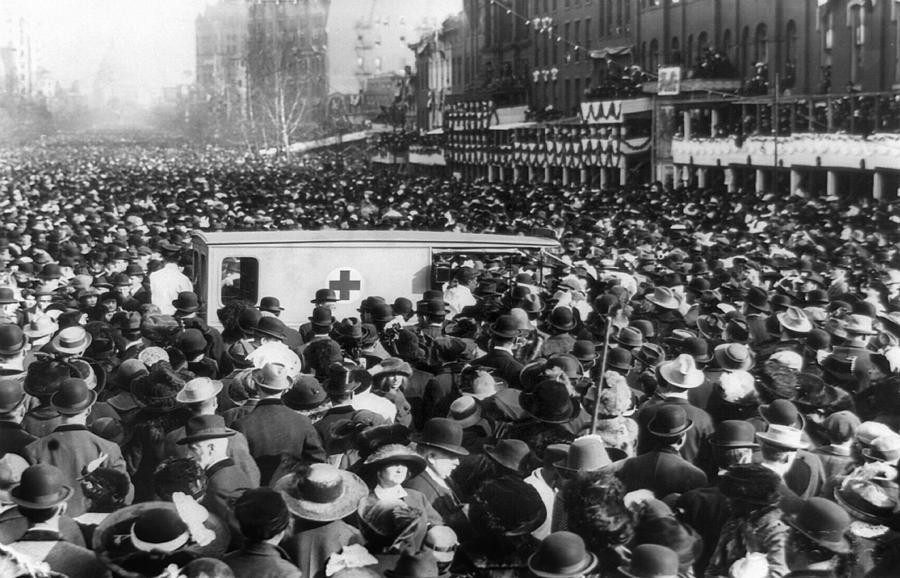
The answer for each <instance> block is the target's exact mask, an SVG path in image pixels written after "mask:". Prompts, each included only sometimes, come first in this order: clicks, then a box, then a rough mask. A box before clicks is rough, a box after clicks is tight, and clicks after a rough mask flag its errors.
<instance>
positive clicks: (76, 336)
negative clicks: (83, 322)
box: [50, 325, 94, 355]
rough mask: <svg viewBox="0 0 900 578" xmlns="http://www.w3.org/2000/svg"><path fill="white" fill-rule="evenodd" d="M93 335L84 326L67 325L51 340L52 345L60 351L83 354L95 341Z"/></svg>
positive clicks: (69, 353)
mask: <svg viewBox="0 0 900 578" xmlns="http://www.w3.org/2000/svg"><path fill="white" fill-rule="evenodd" d="M93 339H94V338H93V337H92V336H91V334H90V333H88V332H87V331H86V330H85V328H84V327H82V326H80V325H74V326H72V327H66V328H65V329H63V330H62V331H60V332H59V333H57V334H56V335H55V336H54V337H53V339H51V340H50V347H52V348H53V349H55V350H56V351H58V352H59V353H63V354H68V355H81V354H83V353H84V352H85V351H86V350H87V348H88V346H89V345H90V344H91V341H93Z"/></svg>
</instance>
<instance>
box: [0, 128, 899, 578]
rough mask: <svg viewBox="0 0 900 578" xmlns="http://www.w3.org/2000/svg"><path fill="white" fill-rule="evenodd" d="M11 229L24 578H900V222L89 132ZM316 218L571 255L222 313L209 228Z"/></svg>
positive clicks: (14, 421)
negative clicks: (112, 138)
mask: <svg viewBox="0 0 900 578" xmlns="http://www.w3.org/2000/svg"><path fill="white" fill-rule="evenodd" d="M0 212H2V214H3V221H2V223H3V231H2V233H0V265H2V277H3V279H2V283H0V316H2V319H0V575H2V576H51V575H52V576H59V575H63V576H68V577H70V578H80V577H82V576H84V577H88V576H91V577H94V576H107V575H113V576H124V577H157V576H168V577H173V578H174V577H180V576H185V577H200V576H209V577H226V576H237V577H239V578H240V577H245V576H248V577H254V578H256V577H258V578H263V577H276V576H279V577H280V576H301V575H304V576H307V577H310V578H323V577H325V578H330V577H332V576H339V577H340V578H377V577H380V576H386V577H388V578H439V577H440V578H449V577H450V576H451V575H457V576H469V577H478V578H482V577H485V578H486V577H492V578H499V577H501V576H502V577H514V576H537V577H539V578H577V577H581V576H590V575H597V576H603V577H606V576H627V577H631V578H664V577H665V578H673V577H675V576H679V577H684V578H690V577H694V576H696V577H700V576H708V577H719V576H729V577H732V576H733V577H736V578H750V577H766V576H771V577H776V578H780V577H783V576H788V575H789V576H835V577H842V578H843V577H850V576H852V577H863V576H867V577H873V578H874V577H880V576H892V575H896V570H895V567H896V564H897V561H898V560H900V541H898V534H897V532H898V531H900V521H898V517H897V512H898V511H900V491H898V467H900V465H898V462H900V433H898V429H900V389H898V388H900V256H898V245H897V243H898V240H900V236H898V232H897V223H898V221H900V210H898V208H897V205H896V204H892V203H890V202H885V201H881V202H876V201H873V200H871V199H866V198H862V197H860V196H857V195H854V194H847V195H844V196H842V197H840V198H837V197H834V198H832V197H825V196H823V195H819V194H817V192H815V191H804V190H803V189H802V188H800V189H797V190H795V191H792V192H791V193H790V194H774V193H754V192H750V191H742V192H740V193H736V194H728V193H726V192H724V191H717V190H689V189H681V188H679V189H671V188H668V187H665V186H663V185H662V184H661V183H655V184H649V185H635V186H628V187H616V188H607V189H598V188H594V187H591V186H589V185H573V186H568V187H563V186H560V185H559V184H525V183H521V184H511V183H493V184H492V183H486V182H475V183H470V182H461V181H456V180H438V179H434V178H427V179H426V178H418V177H414V176H408V175H402V174H395V173H390V174H385V173H382V174H373V173H372V172H370V171H369V170H368V169H367V167H366V166H365V165H364V164H363V163H361V162H359V161H358V160H354V159H351V158H349V157H348V158H345V157H343V156H341V155H338V154H335V153H324V154H320V155H314V156H307V157H303V158H299V159H296V158H295V159H291V160H287V161H286V160H278V159H273V158H258V157H254V156H246V155H242V154H240V153H237V152H233V151H226V150H220V149H211V148H209V149H197V148H192V147H188V146H179V145H172V144H153V143H129V142H123V143H112V144H111V143H104V142H96V143H71V142H60V143H48V144H45V145H42V146H36V147H32V148H22V149H16V150H14V151H13V150H10V151H3V152H2V154H0ZM293 228H303V229H356V228H389V229H429V230H445V231H458V232H464V231H466V232H492V233H506V234H528V235H542V236H547V237H552V238H555V239H558V240H559V242H560V250H559V252H558V254H557V255H556V256H555V257H554V258H553V259H552V261H550V262H549V263H548V261H547V260H546V259H538V258H537V257H535V256H531V255H527V254H523V255H522V256H521V257H520V258H517V259H512V260H510V259H494V258H473V257H472V255H468V256H464V257H460V258H459V259H458V260H456V262H454V263H453V264H452V270H451V274H450V281H448V282H447V283H446V284H445V285H444V286H442V287H436V288H434V290H432V291H429V292H426V293H425V294H424V295H383V296H367V297H366V298H365V299H364V300H362V302H361V303H360V306H359V316H358V317H351V318H345V319H336V318H335V317H334V315H333V311H334V310H335V303H336V302H337V296H336V295H335V294H334V293H333V292H332V291H330V290H328V289H324V288H323V289H322V290H320V291H318V292H316V294H315V295H310V296H309V299H310V304H309V311H308V315H309V323H305V324H303V325H302V326H300V327H288V326H286V325H285V324H284V323H283V322H282V321H281V319H280V317H279V316H280V315H281V313H282V311H283V308H282V307H281V302H280V300H279V298H280V297H281V298H284V297H285V296H279V295H268V296H265V297H263V298H262V299H260V301H259V302H258V303H246V302H243V301H239V300H233V301H230V302H229V303H227V304H226V305H225V306H224V307H223V308H221V309H220V310H218V311H207V310H206V307H205V305H204V304H203V303H201V302H200V298H199V297H198V295H197V294H196V293H195V292H194V290H195V288H194V286H193V285H192V283H191V281H190V279H191V278H192V272H191V271H190V261H189V259H187V258H186V253H187V247H188V242H189V239H190V231H191V230H193V229H205V230H221V229H227V230H235V229H240V230H268V229H293ZM299 265H300V269H298V270H302V264H299ZM388 273H389V272H386V274H388ZM217 327H218V328H220V329H217Z"/></svg>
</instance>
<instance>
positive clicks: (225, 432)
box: [175, 415, 237, 445]
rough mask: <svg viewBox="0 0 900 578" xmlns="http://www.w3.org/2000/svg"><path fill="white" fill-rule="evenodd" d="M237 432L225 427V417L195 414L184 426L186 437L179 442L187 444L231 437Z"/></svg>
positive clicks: (178, 442)
mask: <svg viewBox="0 0 900 578" xmlns="http://www.w3.org/2000/svg"><path fill="white" fill-rule="evenodd" d="M236 433H237V432H236V431H234V430H233V429H230V428H227V427H225V418H223V417H222V416H220V415H195V416H193V417H191V418H190V419H188V421H187V424H186V425H185V426H184V437H183V438H181V439H180V440H178V441H177V442H175V443H177V444H179V445H185V444H192V443H196V442H202V441H205V440H212V439H218V438H229V437H231V436H233V435H235V434H236Z"/></svg>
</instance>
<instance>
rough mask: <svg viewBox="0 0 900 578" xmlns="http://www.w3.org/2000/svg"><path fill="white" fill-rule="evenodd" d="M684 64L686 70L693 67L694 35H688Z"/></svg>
mask: <svg viewBox="0 0 900 578" xmlns="http://www.w3.org/2000/svg"><path fill="white" fill-rule="evenodd" d="M684 52H685V62H684V63H685V64H686V65H687V67H688V68H690V67H692V66H694V35H693V34H689V35H688V41H687V46H686V47H685V51H684Z"/></svg>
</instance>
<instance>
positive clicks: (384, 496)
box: [373, 486, 409, 500]
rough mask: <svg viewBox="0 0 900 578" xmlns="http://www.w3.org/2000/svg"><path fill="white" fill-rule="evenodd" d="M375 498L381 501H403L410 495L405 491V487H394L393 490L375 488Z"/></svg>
mask: <svg viewBox="0 0 900 578" xmlns="http://www.w3.org/2000/svg"><path fill="white" fill-rule="evenodd" d="M373 492H374V493H375V497H376V498H378V499H379V500H402V499H403V498H405V497H406V496H408V495H409V494H408V493H406V490H404V489H403V486H394V487H393V488H383V487H381V486H375V490H373Z"/></svg>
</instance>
